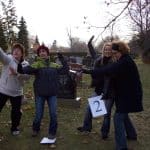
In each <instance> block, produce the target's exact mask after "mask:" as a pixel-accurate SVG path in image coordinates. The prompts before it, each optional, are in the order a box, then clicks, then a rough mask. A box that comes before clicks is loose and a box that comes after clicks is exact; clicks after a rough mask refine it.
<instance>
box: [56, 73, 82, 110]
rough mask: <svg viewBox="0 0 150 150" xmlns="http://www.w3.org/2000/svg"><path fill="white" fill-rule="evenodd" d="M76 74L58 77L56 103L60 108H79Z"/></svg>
mask: <svg viewBox="0 0 150 150" xmlns="http://www.w3.org/2000/svg"><path fill="white" fill-rule="evenodd" d="M76 76H77V74H76V72H75V71H70V72H69V73H68V74H65V75H59V92H58V95H57V97H58V103H59V104H60V105H62V106H72V107H75V108H76V107H80V98H77V97H76V96H77V83H76Z"/></svg>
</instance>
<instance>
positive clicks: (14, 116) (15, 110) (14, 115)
mask: <svg viewBox="0 0 150 150" xmlns="http://www.w3.org/2000/svg"><path fill="white" fill-rule="evenodd" d="M8 99H10V103H11V107H12V109H11V122H12V123H11V131H14V130H16V129H17V127H18V126H19V124H20V120H21V116H22V113H21V100H22V96H16V97H12V96H8V95H5V94H2V93H0V112H1V111H2V109H3V107H4V105H5V104H6V102H7V100H8Z"/></svg>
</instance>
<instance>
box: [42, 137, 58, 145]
mask: <svg viewBox="0 0 150 150" xmlns="http://www.w3.org/2000/svg"><path fill="white" fill-rule="evenodd" d="M55 142H56V138H54V139H49V138H47V137H43V139H42V140H41V142H40V143H41V144H53V143H55Z"/></svg>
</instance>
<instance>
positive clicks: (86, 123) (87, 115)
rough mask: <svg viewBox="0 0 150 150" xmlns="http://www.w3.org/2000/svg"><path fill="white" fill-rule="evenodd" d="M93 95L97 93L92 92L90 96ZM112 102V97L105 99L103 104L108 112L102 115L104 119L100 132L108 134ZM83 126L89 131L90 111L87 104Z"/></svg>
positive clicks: (90, 127)
mask: <svg viewBox="0 0 150 150" xmlns="http://www.w3.org/2000/svg"><path fill="white" fill-rule="evenodd" d="M94 96H97V94H96V93H93V94H92V96H91V97H94ZM113 103H114V100H113V99H109V100H105V106H106V109H107V112H108V113H107V114H106V115H104V121H103V125H102V128H101V132H102V134H103V135H104V134H105V135H106V134H108V132H109V129H110V120H111V109H112V106H113ZM83 128H84V130H87V131H90V130H91V129H92V113H91V110H90V106H89V105H88V106H87V108H86V113H85V116H84V122H83Z"/></svg>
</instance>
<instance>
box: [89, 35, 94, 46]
mask: <svg viewBox="0 0 150 150" xmlns="http://www.w3.org/2000/svg"><path fill="white" fill-rule="evenodd" d="M93 39H94V35H93V36H92V37H91V38H90V40H89V42H88V44H91V43H92V41H93Z"/></svg>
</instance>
